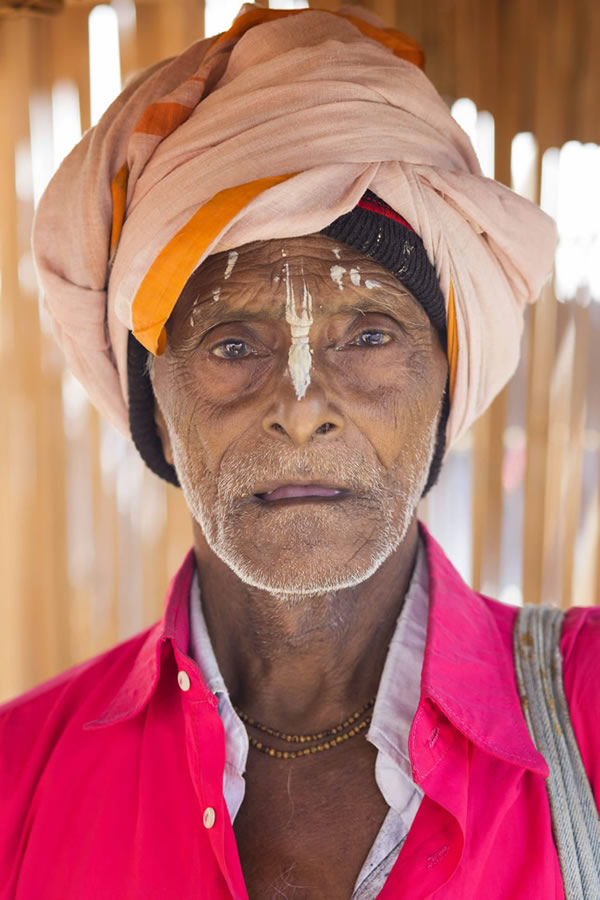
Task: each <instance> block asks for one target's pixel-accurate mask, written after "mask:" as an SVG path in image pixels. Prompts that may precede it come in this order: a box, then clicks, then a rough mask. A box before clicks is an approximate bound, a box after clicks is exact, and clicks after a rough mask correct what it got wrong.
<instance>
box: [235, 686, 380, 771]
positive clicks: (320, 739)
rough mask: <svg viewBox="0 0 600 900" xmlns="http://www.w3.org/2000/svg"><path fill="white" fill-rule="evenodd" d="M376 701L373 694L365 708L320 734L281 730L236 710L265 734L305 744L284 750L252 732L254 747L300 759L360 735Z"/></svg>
mask: <svg viewBox="0 0 600 900" xmlns="http://www.w3.org/2000/svg"><path fill="white" fill-rule="evenodd" d="M374 705H375V698H374V697H373V699H372V700H369V702H368V703H365V705H364V706H363V708H362V709H359V711H358V712H356V713H353V714H352V715H351V716H348V718H347V719H344V721H343V722H341V723H340V724H339V725H334V726H333V727H331V728H326V729H324V730H323V731H319V732H317V733H316V734H288V733H287V732H285V731H278V730H277V729H276V728H269V727H268V726H267V725H263V724H261V723H260V722H257V721H256V719H253V718H252V716H248V715H247V714H246V713H245V712H242V711H241V710H240V709H237V708H236V710H235V711H236V712H237V714H238V716H239V717H240V719H241V720H242V722H244V724H245V725H246V726H248V727H250V728H254V729H256V731H261V732H262V733H263V734H268V735H270V736H271V737H274V738H277V739H278V740H280V741H285V742H286V743H288V744H303V745H304V746H302V747H299V748H298V749H294V750H281V749H278V748H277V747H271V746H269V745H268V744H265V743H264V742H263V741H261V740H258V739H257V738H255V737H253V736H252V735H251V734H249V735H248V740H249V741H250V746H251V747H254V749H255V750H260V752H261V753H265V754H266V755H267V756H271V757H273V758H275V759H297V758H298V757H301V756H310V755H311V754H313V753H321V752H322V751H323V750H332V749H333V748H334V747H337V746H338V745H339V744H343V743H344V742H345V741H348V740H350V738H353V737H357V735H359V734H361V733H362V732H363V731H364V730H365V728H367V727H368V725H369V723H370V722H371V719H372V718H373V713H372V712H370V710H372V708H373V706H374ZM361 717H363V718H361ZM359 720H360V721H359Z"/></svg>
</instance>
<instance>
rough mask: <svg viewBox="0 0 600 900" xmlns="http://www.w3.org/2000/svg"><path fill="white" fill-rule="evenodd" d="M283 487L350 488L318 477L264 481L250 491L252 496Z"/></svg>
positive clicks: (346, 489)
mask: <svg viewBox="0 0 600 900" xmlns="http://www.w3.org/2000/svg"><path fill="white" fill-rule="evenodd" d="M283 487H315V488H320V487H321V488H328V489H329V490H330V491H349V490H350V488H348V487H346V486H345V485H342V484H333V483H332V482H331V481H322V480H320V479H315V478H310V479H304V478H293V477H292V478H286V479H285V480H283V481H265V482H263V483H261V484H259V485H258V486H257V488H256V489H255V490H254V491H252V493H253V494H254V496H256V495H260V494H269V493H270V492H271V491H276V490H277V488H283Z"/></svg>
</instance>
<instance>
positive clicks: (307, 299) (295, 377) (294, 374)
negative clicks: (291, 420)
mask: <svg viewBox="0 0 600 900" xmlns="http://www.w3.org/2000/svg"><path fill="white" fill-rule="evenodd" d="M283 271H284V274H285V290H286V303H285V320H286V322H287V323H288V325H289V326H290V331H291V333H292V342H291V344H290V352H289V354H288V371H289V373H290V377H291V379H292V384H293V385H294V390H295V391H296V397H297V398H298V400H302V398H303V397H304V395H305V394H306V391H307V389H308V386H309V384H310V369H311V366H312V350H311V349H310V345H309V332H310V326H311V325H312V323H313V318H312V297H311V295H310V292H309V290H308V288H307V286H306V282H305V281H304V279H302V306H301V307H300V315H298V313H297V312H296V301H295V297H294V285H293V284H292V282H291V279H290V266H289V263H287V262H286V263H284V265H283Z"/></svg>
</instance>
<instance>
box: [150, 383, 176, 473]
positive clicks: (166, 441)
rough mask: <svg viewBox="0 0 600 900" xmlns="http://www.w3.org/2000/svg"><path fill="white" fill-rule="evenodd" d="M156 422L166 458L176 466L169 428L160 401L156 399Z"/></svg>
mask: <svg viewBox="0 0 600 900" xmlns="http://www.w3.org/2000/svg"><path fill="white" fill-rule="evenodd" d="M154 421H155V423H156V430H157V431H158V436H159V437H160V442H161V444H162V448H163V454H164V457H165V459H166V461H167V462H168V463H169V464H170V465H174V463H173V451H172V449H171V438H170V437H169V429H168V428H167V423H166V422H165V417H164V416H163V414H162V412H161V408H160V406H159V405H158V400H156V399H155V400H154Z"/></svg>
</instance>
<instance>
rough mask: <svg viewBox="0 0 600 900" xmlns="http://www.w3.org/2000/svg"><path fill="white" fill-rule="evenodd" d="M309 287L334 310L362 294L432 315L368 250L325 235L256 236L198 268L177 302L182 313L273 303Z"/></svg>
mask: <svg viewBox="0 0 600 900" xmlns="http://www.w3.org/2000/svg"><path fill="white" fill-rule="evenodd" d="M290 286H291V288H292V289H293V290H294V291H297V290H299V289H300V290H302V289H303V287H304V286H306V288H307V289H308V290H309V291H310V292H311V294H312V295H313V297H314V298H315V299H316V298H318V300H319V302H320V303H321V304H324V305H326V306H327V307H328V308H331V310H332V311H334V310H336V309H338V308H342V307H344V306H345V305H350V304H352V303H354V302H355V301H356V299H357V297H362V298H363V299H365V300H367V299H369V300H370V301H372V302H373V303H374V304H375V305H377V303H378V302H382V304H383V305H384V306H389V305H390V304H400V305H402V304H408V305H409V306H411V307H415V306H416V307H417V310H416V312H415V314H416V315H422V316H423V317H424V318H426V314H425V312H424V310H423V309H422V307H421V305H420V304H419V303H418V302H417V301H416V300H415V299H414V298H413V297H412V295H411V294H410V293H409V292H408V291H407V290H406V288H404V287H403V285H402V284H401V283H400V282H399V281H398V279H397V278H396V277H395V276H394V275H392V274H391V272H389V271H388V270H387V269H385V268H383V266H381V265H380V264H379V263H377V262H374V261H373V260H372V259H369V257H367V256H365V255H364V254H362V253H360V252H358V251H356V250H354V249H352V248H350V247H348V246H346V245H345V244H343V243H341V242H339V241H335V240H333V239H332V238H329V237H325V236H324V235H319V234H315V235H306V236H303V237H294V238H281V239H276V240H268V241H255V242H253V243H250V244H245V245H244V246H242V247H237V248H236V249H234V250H229V251H222V252H220V253H217V254H215V255H214V256H210V257H209V258H208V259H207V260H205V261H204V262H203V263H202V265H201V266H199V268H198V269H197V270H196V271H195V272H194V273H193V275H192V276H191V277H190V279H189V281H188V283H187V284H186V286H185V288H184V290H183V292H182V294H181V296H180V298H179V300H178V302H177V306H176V310H175V312H176V313H177V314H186V313H188V312H189V311H190V309H191V308H192V307H194V308H195V307H201V306H203V305H205V304H208V305H211V304H214V303H216V302H226V303H227V304H228V305H230V304H235V303H236V302H240V303H244V305H247V304H248V303H252V305H256V306H260V304H261V303H263V302H264V303H268V302H272V300H273V295H274V294H277V295H280V296H281V297H282V299H285V297H286V293H287V290H286V289H287V288H289V287H290Z"/></svg>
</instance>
